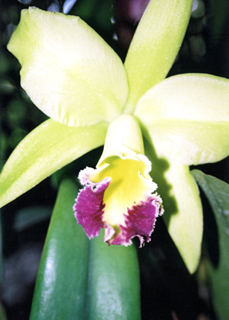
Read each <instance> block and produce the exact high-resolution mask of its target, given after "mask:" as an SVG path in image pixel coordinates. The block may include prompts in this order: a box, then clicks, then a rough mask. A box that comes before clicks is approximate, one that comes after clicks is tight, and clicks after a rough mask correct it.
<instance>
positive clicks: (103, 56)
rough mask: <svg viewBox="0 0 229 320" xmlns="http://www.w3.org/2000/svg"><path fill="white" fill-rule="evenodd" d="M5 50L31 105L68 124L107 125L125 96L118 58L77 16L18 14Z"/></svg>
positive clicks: (120, 108) (38, 12)
mask: <svg viewBox="0 0 229 320" xmlns="http://www.w3.org/2000/svg"><path fill="white" fill-rule="evenodd" d="M8 49H9V50H10V51H11V52H12V53H13V54H14V55H15V56H16V57H17V58H18V60H19V62H20V64H21V65H22V69H21V84H22V87H23V88H24V89H25V90H26V92H27V93H28V95H29V96H30V98H31V99H32V101H33V102H34V103H35V105H36V106H37V107H38V108H39V109H41V110H42V111H43V112H44V113H45V114H46V115H48V116H49V117H51V118H52V119H54V120H56V121H59V122H61V123H63V124H66V125H69V126H82V125H91V124H95V123H98V122H100V121H102V120H105V121H108V122H111V121H112V120H114V119H115V118H116V117H117V116H118V115H119V114H120V113H121V111H122V108H123V105H124V103H125V101H126V98H127V95H128V86H127V80H126V74H125V70H124V67H123V65H122V62H121V60H120V59H119V57H118V56H117V55H116V53H115V52H114V51H113V50H112V49H111V48H110V47H109V46H108V45H107V44H106V42H105V41H104V40H103V39H102V38H101V37H100V36H99V35H98V34H97V33H96V32H95V31H94V30H93V29H92V28H90V27H89V26H88V25H87V24H86V23H85V22H84V21H82V20H81V19H80V18H79V17H73V16H66V15H64V14H61V13H56V12H45V11H42V10H39V9H36V8H29V9H28V10H22V13H21V21H20V23H19V25H18V27H17V28H16V30H15V32H14V33H13V35H12V37H11V40H10V42H9V45H8Z"/></svg>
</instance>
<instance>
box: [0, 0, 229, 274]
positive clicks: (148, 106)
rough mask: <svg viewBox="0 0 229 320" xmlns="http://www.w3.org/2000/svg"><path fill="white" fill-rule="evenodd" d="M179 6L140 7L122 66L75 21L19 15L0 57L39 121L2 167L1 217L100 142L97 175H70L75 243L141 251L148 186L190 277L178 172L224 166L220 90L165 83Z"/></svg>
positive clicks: (188, 229) (151, 217) (184, 0)
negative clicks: (16, 67)
mask: <svg viewBox="0 0 229 320" xmlns="http://www.w3.org/2000/svg"><path fill="white" fill-rule="evenodd" d="M191 5H192V0H172V1H166V2H165V1H160V0H154V1H150V3H149V5H148V7H147V9H146V11H145V13H144V15H143V17H142V19H141V21H140V23H139V25H138V28H137V30H136V33H135V35H134V38H133V40H132V42H131V45H130V48H129V50H128V53H127V57H126V59H125V63H124V65H123V64H122V62H121V60H120V58H119V57H118V56H117V54H116V53H115V52H114V51H113V50H112V49H111V48H110V47H109V46H108V45H107V44H106V43H105V41H104V40H103V39H102V38H101V37H100V36H99V35H98V34H97V33H96V32H95V31H94V30H93V29H91V28H90V27H89V26H88V25H87V24H86V23H85V22H84V21H82V20H81V19H80V18H79V17H72V16H65V15H63V14H60V13H54V12H53V13H51V12H44V11H42V10H39V9H36V8H30V9H28V10H23V11H22V15H21V21H20V23H19V25H18V27H17V28H16V30H15V31H14V33H13V35H12V37H11V40H10V43H9V45H8V49H9V50H10V51H11V52H12V53H13V54H14V55H15V56H16V57H17V58H18V60H19V62H20V64H21V66H22V69H21V85H22V87H23V88H24V89H25V91H26V92H27V94H28V95H29V97H30V98H31V100H32V101H33V102H34V104H35V105H36V106H37V107H38V108H39V109H40V110H42V111H43V112H44V113H45V114H46V115H47V116H49V117H50V118H51V119H49V120H47V121H46V122H44V123H43V124H41V125H40V126H38V127H37V128H36V129H35V130H33V131H32V132H31V133H30V134H29V135H28V136H27V137H26V138H25V139H24V140H23V141H22V142H21V143H20V144H19V145H18V147H17V148H16V149H15V150H14V152H13V153H12V155H11V157H10V158H9V160H8V161H7V163H6V165H5V167H4V168H3V170H2V173H1V176H0V183H1V191H0V204H1V206H3V205H5V204H6V203H8V202H10V201H12V200H13V199H15V198H16V197H18V196H19V195H21V194H23V193H24V192H26V191H27V190H29V189H30V188H32V187H33V186H35V185H36V184H37V183H39V182H40V181H42V180H43V179H44V178H46V177H47V176H49V175H50V174H52V173H53V172H55V171H56V170H58V169H59V168H61V167H63V166H64V165H66V164H67V163H70V162H71V161H73V160H74V159H76V158H78V157H80V156H81V155H82V154H84V153H86V152H88V151H90V150H92V149H94V148H96V147H98V146H100V145H102V144H104V142H105V147H104V152H103V154H102V156H101V159H100V160H99V163H98V165H97V168H96V169H92V168H86V169H85V170H83V171H81V172H80V175H79V178H80V181H81V183H82V184H83V185H85V187H84V189H83V190H81V192H80V193H79V195H78V198H77V201H76V204H75V206H74V209H75V214H76V217H77V219H78V222H79V223H80V224H82V225H83V227H84V229H85V231H86V233H87V235H88V236H89V237H93V236H96V235H98V233H99V230H100V228H105V239H104V240H105V241H107V242H108V243H109V244H124V245H129V244H130V243H131V238H132V237H134V236H138V237H139V239H140V244H143V243H144V241H149V239H150V235H151V232H152V231H153V228H154V224H155V220H156V217H157V216H159V215H160V214H162V212H163V209H162V206H161V202H162V201H161V198H160V197H159V196H158V195H157V194H155V193H152V192H154V191H155V190H156V188H157V185H158V192H159V194H160V195H161V197H162V199H163V206H164V208H165V214H164V218H165V222H166V224H167V227H168V231H169V233H170V235H171V237H172V239H173V241H174V242H175V244H176V246H177V248H178V250H179V252H180V254H181V256H182V258H183V260H184V262H185V263H186V265H187V268H188V269H189V271H190V272H194V271H195V270H196V267H197V265H198V261H199V257H200V251H201V240H202V230H203V221H202V220H203V219H202V207H201V201H200V197H199V194H198V189H197V186H196V183H195V181H194V178H193V176H192V175H191V173H190V171H189V166H190V165H193V164H194V165H196V164H200V163H207V162H215V161H219V160H221V159H223V158H224V157H226V156H227V155H228V154H229V144H228V142H227V141H228V138H229V126H228V121H229V108H228V104H229V80H227V79H224V78H220V77H215V76H211V75H206V74H186V75H178V76H173V77H170V78H167V79H165V77H166V76H167V74H168V72H169V70H170V68H171V66H172V64H173V62H174V60H175V57H176V55H177V53H178V51H179V48H180V46H181V43H182V40H183V37H184V34H185V31H186V28H187V25H188V21H189V17H190V12H191ZM142 136H143V138H142ZM143 140H144V147H145V150H144V147H143ZM151 163H152V170H151ZM150 170H151V173H150V174H151V176H152V177H153V180H154V181H152V178H151V177H150V176H149V172H150ZM119 179H121V183H120V181H119Z"/></svg>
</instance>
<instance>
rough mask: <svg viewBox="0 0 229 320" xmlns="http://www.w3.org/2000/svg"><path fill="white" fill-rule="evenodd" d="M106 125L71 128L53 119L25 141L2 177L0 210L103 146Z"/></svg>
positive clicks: (0, 178) (13, 154)
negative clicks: (64, 167)
mask: <svg viewBox="0 0 229 320" xmlns="http://www.w3.org/2000/svg"><path fill="white" fill-rule="evenodd" d="M106 130H107V124H105V123H99V124H97V125H94V126H90V127H78V128H75V127H68V126H65V125H63V124H61V123H59V122H56V121H54V120H52V119H50V120H47V121H45V122H44V123H42V124H41V125H40V126H38V127H37V128H36V129H34V130H33V131H32V132H31V133H30V134H29V135H27V136H26V137H25V139H24V140H22V141H21V142H20V143H19V145H18V146H17V148H16V149H15V150H14V151H13V153H12V155H11V156H10V158H9V159H8V161H7V162H6V164H5V167H4V168H3V170H2V172H1V175H0V186H1V188H0V207H2V206H4V205H5V204H7V203H8V202H10V201H12V200H14V199H15V198H17V197H19V196H20V195H21V194H23V193H25V192H26V191H28V190H29V189H31V188H33V187H34V186H35V185H37V184H38V183H39V182H41V181H42V180H43V179H45V178H47V177H48V176H49V175H51V174H52V173H53V172H55V171H57V170H58V169H60V168H62V167H63V166H65V165H66V164H68V163H70V162H71V161H73V160H75V159H77V158H78V157H80V156H81V155H83V154H84V153H86V152H88V151H90V150H92V149H94V148H97V147H98V146H101V145H102V144H103V143H104V140H105V135H106Z"/></svg>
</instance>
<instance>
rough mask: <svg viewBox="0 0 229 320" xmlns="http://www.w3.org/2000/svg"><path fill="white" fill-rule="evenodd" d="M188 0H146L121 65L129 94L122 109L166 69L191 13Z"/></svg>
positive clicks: (130, 105)
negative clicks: (145, 7)
mask: <svg viewBox="0 0 229 320" xmlns="http://www.w3.org/2000/svg"><path fill="white" fill-rule="evenodd" d="M191 6H192V0H170V1H161V0H153V1H150V3H149V5H148V7H147V9H146V11H145V13H144V15H143V17H142V19H141V20H140V23H139V25H138V28H137V30H136V32H135V35H134V38H133V40H132V42H131V45H130V48H129V51H128V53H127V57H126V61H125V68H126V72H127V77H128V82H129V88H130V94H129V98H128V102H127V106H126V112H133V110H134V108H135V106H136V103H137V101H138V100H139V98H140V97H141V96H142V95H143V94H144V93H145V92H146V91H147V90H148V89H150V88H151V87H152V86H154V85H155V84H156V83H158V82H159V81H161V80H163V79H164V78H165V77H166V75H167V73H168V72H169V70H170V68H171V66H172V64H173V62H174V60H175V58H176V56H177V53H178V51H179V49H180V46H181V43H182V41H183V37H184V34H185V31H186V28H187V25H188V22H189V18H190V14H191Z"/></svg>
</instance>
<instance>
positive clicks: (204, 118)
mask: <svg viewBox="0 0 229 320" xmlns="http://www.w3.org/2000/svg"><path fill="white" fill-rule="evenodd" d="M228 105H229V80H228V79H225V78H221V77H215V76H211V75H206V74H185V75H178V76H174V77H171V78H168V79H166V80H164V81H161V82H160V83H159V84H157V85H156V86H155V87H153V88H152V89H150V90H148V92H147V93H146V94H145V95H144V96H143V97H142V98H141V99H140V101H139V103H138V105H137V108H136V111H135V115H136V116H137V117H138V118H139V119H140V121H141V124H142V127H143V128H144V130H145V135H147V134H149V135H150V137H151V139H152V142H153V145H154V147H155V149H156V151H157V154H158V156H160V157H167V155H169V158H170V159H173V160H175V161H178V162H180V163H182V164H186V165H192V164H200V163H206V162H216V161H219V160H221V159H223V158H225V157H226V156H227V155H228V154H229V143H228V141H229V108H228Z"/></svg>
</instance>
